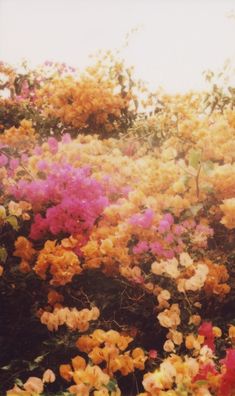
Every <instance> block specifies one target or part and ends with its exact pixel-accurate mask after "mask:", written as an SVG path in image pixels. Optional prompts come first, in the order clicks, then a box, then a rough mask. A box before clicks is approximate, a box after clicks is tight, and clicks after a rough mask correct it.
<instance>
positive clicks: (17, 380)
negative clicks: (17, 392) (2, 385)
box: [15, 378, 24, 386]
mask: <svg viewBox="0 0 235 396" xmlns="http://www.w3.org/2000/svg"><path fill="white" fill-rule="evenodd" d="M15 384H16V385H18V386H24V384H23V382H22V381H21V379H19V378H16V380H15Z"/></svg>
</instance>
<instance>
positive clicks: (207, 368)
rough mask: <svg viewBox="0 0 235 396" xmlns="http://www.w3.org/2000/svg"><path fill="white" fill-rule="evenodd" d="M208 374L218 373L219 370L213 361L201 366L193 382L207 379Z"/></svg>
mask: <svg viewBox="0 0 235 396" xmlns="http://www.w3.org/2000/svg"><path fill="white" fill-rule="evenodd" d="M208 374H211V375H217V374H218V371H216V369H215V366H214V365H213V364H212V363H207V364H204V365H203V366H201V367H200V369H199V372H198V373H197V375H195V377H194V378H193V382H196V381H201V380H207V377H208Z"/></svg>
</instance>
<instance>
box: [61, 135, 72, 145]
mask: <svg viewBox="0 0 235 396" xmlns="http://www.w3.org/2000/svg"><path fill="white" fill-rule="evenodd" d="M61 142H62V143H63V144H67V143H70V142H71V136H70V134H69V133H65V134H64V135H63V136H62V139H61Z"/></svg>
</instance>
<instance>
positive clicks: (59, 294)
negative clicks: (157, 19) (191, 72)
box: [0, 56, 235, 396]
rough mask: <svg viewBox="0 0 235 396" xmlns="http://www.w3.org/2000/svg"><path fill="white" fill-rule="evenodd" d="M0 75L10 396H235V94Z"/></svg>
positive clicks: (53, 75) (119, 79)
mask: <svg viewBox="0 0 235 396" xmlns="http://www.w3.org/2000/svg"><path fill="white" fill-rule="evenodd" d="M107 59H109V56H107V58H106V60H107ZM108 71H109V73H108ZM1 72H2V73H3V74H5V76H6V83H5V84H4V88H8V89H9V91H10V93H11V97H10V98H5V99H4V98H1V101H0V112H1V114H2V115H3V116H2V124H1V134H0V176H1V177H0V194H1V195H0V288H1V293H2V297H1V303H2V304H1V305H2V307H3V309H2V313H1V322H2V325H1V327H2V328H1V338H0V341H1V343H2V356H1V359H0V364H1V367H0V375H1V378H2V379H1V381H0V382H1V385H0V386H1V392H6V394H7V396H16V395H25V396H38V395H64V396H65V395H67V396H69V395H75V396H83V395H84V396H89V395H94V396H106V395H107V396H108V395H112V396H115V395H116V396H117V395H128V396H131V395H139V396H151V395H152V396H163V395H168V396H181V395H182V396H193V395H195V396H210V395H212V396H213V395H214V396H222V395H223V396H233V395H235V318H234V314H233V312H234V308H235V306H234V284H235V283H234V281H235V280H234V276H235V271H234V257H235V250H234V242H235V232H234V230H235V177H234V175H235V162H234V160H235V112H234V110H233V103H232V102H231V101H228V102H227V105H224V106H223V108H222V109H221V107H219V106H217V107H215V106H213V108H212V109H211V111H209V110H208V106H204V102H205V101H204V99H205V97H204V93H200V94H198V93H197V94H196V93H190V94H187V95H176V96H168V95H162V97H161V98H160V99H161V100H159V103H161V107H158V108H157V111H155V113H154V114H152V115H151V116H149V117H147V118H146V119H143V117H142V115H141V114H138V113H137V108H134V107H133V103H135V101H136V100H137V99H136V98H137V96H136V94H135V93H134V90H133V85H134V83H132V85H130V84H129V83H130V81H132V80H131V71H130V70H129V71H128V72H126V71H125V68H124V66H123V64H122V63H115V62H114V63H113V64H111V65H109V68H107V65H106V66H105V65H102V67H101V69H99V68H97V69H90V70H89V71H87V72H86V73H85V74H84V75H80V76H77V75H76V71H75V70H73V69H71V68H68V67H67V66H66V65H51V64H50V63H48V62H47V64H45V65H44V68H42V69H39V70H37V71H30V72H29V71H27V72H25V73H24V74H20V75H18V74H17V71H15V70H14V69H12V68H11V67H10V66H6V65H4V64H2V65H1ZM128 84H129V85H128ZM135 88H136V89H137V85H135ZM138 88H140V86H138ZM222 99H223V98H222ZM222 99H221V100H222ZM148 104H150V102H149V101H148ZM207 104H208V103H207ZM151 105H152V106H154V101H153V100H152V101H151ZM118 130H119V132H120V133H119V134H118ZM99 132H100V134H99ZM109 134H110V135H109Z"/></svg>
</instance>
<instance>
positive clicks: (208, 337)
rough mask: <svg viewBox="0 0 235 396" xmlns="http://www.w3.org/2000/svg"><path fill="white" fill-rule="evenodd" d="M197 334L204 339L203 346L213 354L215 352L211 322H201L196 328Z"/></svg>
mask: <svg viewBox="0 0 235 396" xmlns="http://www.w3.org/2000/svg"><path fill="white" fill-rule="evenodd" d="M198 334H199V335H202V336H204V337H205V340H204V345H207V346H208V347H209V348H210V349H211V350H212V351H213V352H214V351H215V343H214V339H215V336H214V334H213V327H212V323H211V322H203V323H202V324H201V326H200V327H199V328H198Z"/></svg>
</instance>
